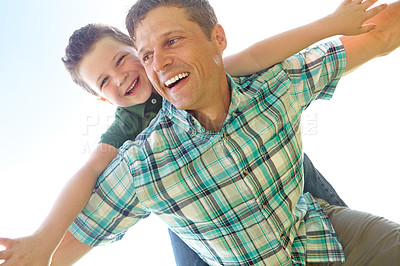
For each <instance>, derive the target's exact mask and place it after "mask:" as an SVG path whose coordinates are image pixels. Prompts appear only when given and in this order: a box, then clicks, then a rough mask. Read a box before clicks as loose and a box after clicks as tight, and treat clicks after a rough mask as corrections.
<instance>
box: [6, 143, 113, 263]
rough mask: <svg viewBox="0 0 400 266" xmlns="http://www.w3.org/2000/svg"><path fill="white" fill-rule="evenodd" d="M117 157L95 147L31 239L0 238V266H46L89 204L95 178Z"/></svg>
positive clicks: (107, 149) (106, 148) (110, 149)
mask: <svg viewBox="0 0 400 266" xmlns="http://www.w3.org/2000/svg"><path fill="white" fill-rule="evenodd" d="M117 154H118V150H117V149H116V148H115V147H113V146H110V145H108V144H104V143H101V144H99V145H98V146H97V148H96V150H95V151H94V152H93V153H92V155H91V156H90V158H89V160H88V161H87V163H86V164H85V165H84V166H83V167H82V168H81V169H80V170H79V171H78V172H77V173H76V174H75V175H74V176H73V177H72V178H71V179H70V181H69V182H68V183H67V185H66V186H65V187H64V189H63V191H62V192H61V194H60V196H59V197H58V199H57V201H56V203H55V205H54V207H53V208H52V210H51V212H50V214H49V215H48V217H47V218H46V219H45V221H44V222H43V223H42V225H41V226H40V228H39V229H38V230H37V231H36V232H35V233H34V234H33V235H31V236H28V237H24V238H19V239H1V238H0V245H4V246H5V247H6V250H5V251H2V252H0V260H1V259H5V260H6V262H5V264H4V265H47V264H48V263H49V260H50V257H51V255H52V253H53V252H54V250H55V249H56V248H57V246H58V244H59V243H60V241H61V239H62V238H63V236H64V234H65V232H66V231H67V229H68V227H69V226H70V225H71V223H72V222H73V220H74V219H75V218H76V216H77V215H78V214H79V212H80V211H81V210H82V209H83V207H84V206H85V205H86V203H87V201H88V200H89V198H90V195H91V193H92V191H93V188H94V185H95V183H96V180H97V178H98V177H99V175H100V174H101V173H102V172H103V171H104V170H105V169H106V167H107V166H108V164H109V163H110V162H111V161H112V160H113V159H114V158H115V157H116V156H117ZM85 253H86V252H85ZM77 256H78V255H77ZM33 262H34V263H33Z"/></svg>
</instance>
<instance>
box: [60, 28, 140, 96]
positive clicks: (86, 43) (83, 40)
mask: <svg viewBox="0 0 400 266" xmlns="http://www.w3.org/2000/svg"><path fill="white" fill-rule="evenodd" d="M108 36H109V37H112V38H114V39H115V40H117V41H119V42H121V43H124V44H126V45H129V46H133V42H132V40H131V39H130V38H129V36H128V35H126V34H125V33H123V32H121V31H120V30H118V29H117V28H115V27H112V26H108V25H103V24H88V25H86V26H84V27H82V28H80V29H78V30H76V31H74V33H73V34H72V35H71V37H70V38H69V42H68V45H67V47H66V48H65V55H64V57H63V58H62V59H61V60H62V62H63V63H64V66H65V68H66V69H67V71H68V72H69V74H70V75H71V78H72V80H73V81H74V82H75V83H76V84H78V85H79V86H81V87H82V88H83V89H84V90H86V91H87V92H89V93H91V94H93V95H95V96H98V94H97V93H96V91H94V90H93V89H92V88H90V87H89V85H87V84H86V83H85V82H84V81H83V80H82V78H81V77H80V75H79V73H78V65H79V63H80V62H81V61H82V58H83V57H84V56H85V55H86V54H87V53H88V52H89V51H90V50H91V49H92V47H93V46H94V45H95V44H96V43H97V42H98V41H99V40H100V39H102V38H104V37H108Z"/></svg>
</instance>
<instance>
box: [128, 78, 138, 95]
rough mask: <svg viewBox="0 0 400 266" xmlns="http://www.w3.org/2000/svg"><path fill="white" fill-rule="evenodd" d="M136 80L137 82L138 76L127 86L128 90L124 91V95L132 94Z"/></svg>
mask: <svg viewBox="0 0 400 266" xmlns="http://www.w3.org/2000/svg"><path fill="white" fill-rule="evenodd" d="M138 82H139V77H138V78H137V79H135V80H134V81H133V83H132V84H131V86H129V88H128V90H127V91H126V93H125V96H126V95H130V94H133V93H134V92H135V91H136V89H137V84H138Z"/></svg>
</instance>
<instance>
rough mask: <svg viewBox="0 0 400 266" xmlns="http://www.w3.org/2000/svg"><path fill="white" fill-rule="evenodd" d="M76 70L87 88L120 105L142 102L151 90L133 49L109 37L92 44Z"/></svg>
mask: <svg viewBox="0 0 400 266" xmlns="http://www.w3.org/2000/svg"><path fill="white" fill-rule="evenodd" d="M78 73H79V75H80V76H81V78H82V80H83V81H85V82H86V84H88V85H89V86H90V88H92V89H93V90H95V91H96V92H97V93H98V94H99V95H103V96H104V97H105V98H107V99H108V100H110V101H111V102H112V103H114V104H117V105H119V106H131V105H136V104H140V103H143V102H145V101H146V100H147V99H148V98H149V97H150V95H151V92H152V86H151V83H150V81H149V80H148V78H147V76H146V73H145V71H144V68H143V66H142V65H141V63H140V61H139V59H138V58H137V56H136V51H135V49H134V48H133V47H131V46H129V45H126V44H124V43H122V42H119V41H117V40H115V39H114V38H112V37H104V38H102V39H100V40H99V41H98V42H97V43H96V44H95V45H94V46H93V48H92V49H91V50H90V51H89V52H88V53H87V54H86V55H85V56H84V57H83V58H82V61H81V62H80V64H79V65H78Z"/></svg>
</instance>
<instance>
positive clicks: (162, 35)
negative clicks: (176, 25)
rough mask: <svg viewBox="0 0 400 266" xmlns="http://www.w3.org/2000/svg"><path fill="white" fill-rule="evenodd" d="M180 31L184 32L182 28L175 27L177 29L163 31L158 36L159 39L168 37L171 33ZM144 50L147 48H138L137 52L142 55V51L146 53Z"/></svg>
mask: <svg viewBox="0 0 400 266" xmlns="http://www.w3.org/2000/svg"><path fill="white" fill-rule="evenodd" d="M179 32H181V33H182V32H183V31H182V30H180V29H175V30H170V31H167V32H165V33H162V34H160V35H159V36H157V39H162V40H163V39H167V38H168V37H169V36H171V35H173V34H175V33H179ZM136 48H138V47H137V39H136ZM144 51H146V48H143V47H142V48H140V49H139V50H138V52H137V54H138V55H141V54H142V53H144Z"/></svg>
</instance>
